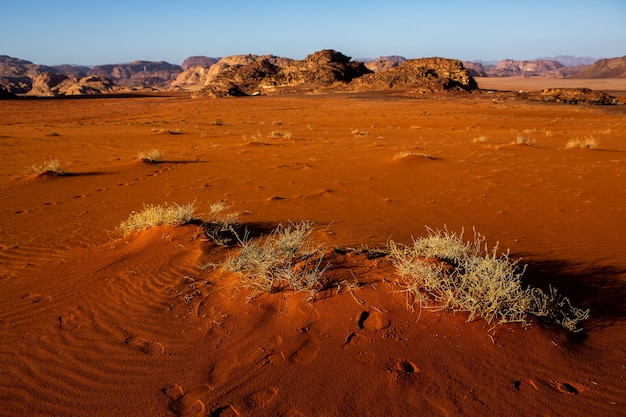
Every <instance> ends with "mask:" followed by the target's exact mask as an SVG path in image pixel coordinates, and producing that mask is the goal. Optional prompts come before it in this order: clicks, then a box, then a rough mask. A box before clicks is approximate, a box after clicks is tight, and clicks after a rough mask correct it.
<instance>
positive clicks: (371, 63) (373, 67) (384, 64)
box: [359, 55, 406, 72]
mask: <svg viewBox="0 0 626 417" xmlns="http://www.w3.org/2000/svg"><path fill="white" fill-rule="evenodd" d="M359 61H361V62H364V63H365V66H366V67H367V69H369V70H370V71H373V72H382V71H387V70H388V69H391V68H395V67H397V66H399V65H401V64H403V63H404V62H405V61H406V58H405V57H402V56H398V55H390V56H381V57H378V58H376V59H370V60H359Z"/></svg>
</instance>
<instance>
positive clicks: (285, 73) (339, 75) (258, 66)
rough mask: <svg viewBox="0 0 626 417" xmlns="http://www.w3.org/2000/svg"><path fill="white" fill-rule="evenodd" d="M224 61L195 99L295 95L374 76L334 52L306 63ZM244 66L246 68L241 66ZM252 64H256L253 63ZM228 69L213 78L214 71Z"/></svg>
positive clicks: (309, 58)
mask: <svg viewBox="0 0 626 417" xmlns="http://www.w3.org/2000/svg"><path fill="white" fill-rule="evenodd" d="M223 61H224V62H222V61H220V62H218V63H217V64H215V65H214V66H212V67H211V68H210V69H209V74H208V77H207V83H206V85H205V87H204V88H203V89H202V90H201V91H198V92H196V93H195V94H194V97H201V96H208V97H223V96H240V95H250V94H261V93H268V92H274V93H275V92H280V91H287V90H289V91H293V90H292V89H293V88H299V89H302V90H314V89H318V88H328V87H332V86H334V85H336V84H342V85H345V84H346V83H348V82H350V81H352V80H353V79H354V78H356V77H360V76H362V75H363V74H367V73H370V72H371V71H370V70H368V69H367V68H366V67H365V65H363V63H360V62H351V61H350V57H347V56H345V55H343V54H342V53H340V52H337V51H333V50H328V49H327V50H322V51H319V52H315V53H313V54H311V55H309V56H307V57H306V58H305V59H304V60H302V61H296V60H285V59H280V58H276V57H273V56H266V57H256V56H250V55H247V56H238V57H236V58H234V57H230V58H229V59H226V58H225V59H224V60H223ZM242 61H243V62H244V64H243V65H241V64H240V62H242ZM250 61H252V62H250ZM223 65H228V67H227V68H226V69H224V70H221V71H220V72H219V73H217V74H215V75H212V74H211V71H214V68H216V67H220V66H223Z"/></svg>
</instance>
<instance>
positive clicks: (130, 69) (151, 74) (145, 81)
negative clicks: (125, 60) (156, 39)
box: [89, 61, 182, 89]
mask: <svg viewBox="0 0 626 417" xmlns="http://www.w3.org/2000/svg"><path fill="white" fill-rule="evenodd" d="M181 72H182V68H181V67H180V66H178V65H173V64H170V63H167V62H165V61H159V62H152V61H134V62H131V63H129V64H114V65H99V66H96V67H93V68H92V69H91V70H90V71H89V75H96V76H100V77H105V78H107V79H110V80H112V81H114V82H115V84H117V85H119V86H123V87H129V88H148V89H167V88H168V87H169V84H170V83H171V82H172V81H174V80H175V79H176V77H177V76H178V74H180V73H181Z"/></svg>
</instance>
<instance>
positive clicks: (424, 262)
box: [388, 229, 589, 332]
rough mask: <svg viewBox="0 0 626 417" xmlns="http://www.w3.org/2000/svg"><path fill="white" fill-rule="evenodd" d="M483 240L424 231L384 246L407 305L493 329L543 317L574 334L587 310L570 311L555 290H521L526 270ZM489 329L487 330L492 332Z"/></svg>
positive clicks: (449, 233) (570, 306)
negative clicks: (458, 315) (457, 314)
mask: <svg viewBox="0 0 626 417" xmlns="http://www.w3.org/2000/svg"><path fill="white" fill-rule="evenodd" d="M483 244H484V237H482V236H481V235H479V234H478V233H474V239H473V240H472V241H464V240H463V236H462V233H461V234H456V233H453V232H449V231H447V230H443V231H442V230H432V229H429V230H428V236H427V237H424V238H421V239H416V240H414V242H413V245H411V246H403V245H398V244H396V243H395V242H393V241H390V242H389V248H388V249H389V254H390V255H389V256H390V258H391V262H392V263H393V265H394V266H395V268H396V270H397V272H398V274H399V276H400V277H401V280H402V283H401V284H402V285H403V287H404V291H405V292H406V294H407V297H408V298H407V300H408V301H409V305H410V306H411V307H412V308H413V307H414V306H415V305H416V304H419V305H420V308H427V309H435V310H443V309H445V310H452V311H465V312H467V313H469V317H468V321H471V320H473V319H475V318H477V317H481V318H483V319H484V320H485V321H486V322H487V323H489V324H494V327H493V328H495V327H496V326H497V325H498V324H501V323H511V322H519V323H522V324H524V325H525V324H528V323H529V319H528V315H529V314H530V315H534V316H537V317H543V318H547V319H549V320H552V321H553V322H556V323H558V324H559V325H561V326H563V327H564V328H565V329H567V330H569V331H573V332H575V331H579V330H581V329H580V323H581V322H582V321H583V320H585V319H586V318H587V317H588V315H589V311H588V310H580V309H577V308H575V307H573V306H572V305H571V304H570V302H569V300H568V299H567V298H564V297H561V296H559V295H558V294H557V292H556V290H553V289H552V288H551V289H550V293H548V294H546V293H544V292H543V291H542V290H541V289H538V288H531V287H526V288H524V287H523V286H522V282H521V277H522V275H523V273H524V269H525V268H519V266H518V262H517V261H513V260H511V259H509V255H508V253H507V254H498V246H497V245H496V246H495V247H493V248H492V249H491V250H490V249H489V248H488V247H487V245H486V244H484V247H483ZM493 328H492V329H493Z"/></svg>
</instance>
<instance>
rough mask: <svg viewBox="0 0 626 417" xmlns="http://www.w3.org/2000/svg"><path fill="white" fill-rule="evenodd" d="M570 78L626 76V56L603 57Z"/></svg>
mask: <svg viewBox="0 0 626 417" xmlns="http://www.w3.org/2000/svg"><path fill="white" fill-rule="evenodd" d="M568 78H626V56H623V57H621V58H611V59H601V60H599V61H596V62H595V63H593V64H591V65H590V66H588V67H587V68H586V69H585V70H583V71H581V72H579V73H578V74H574V75H572V76H570V77H568Z"/></svg>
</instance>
